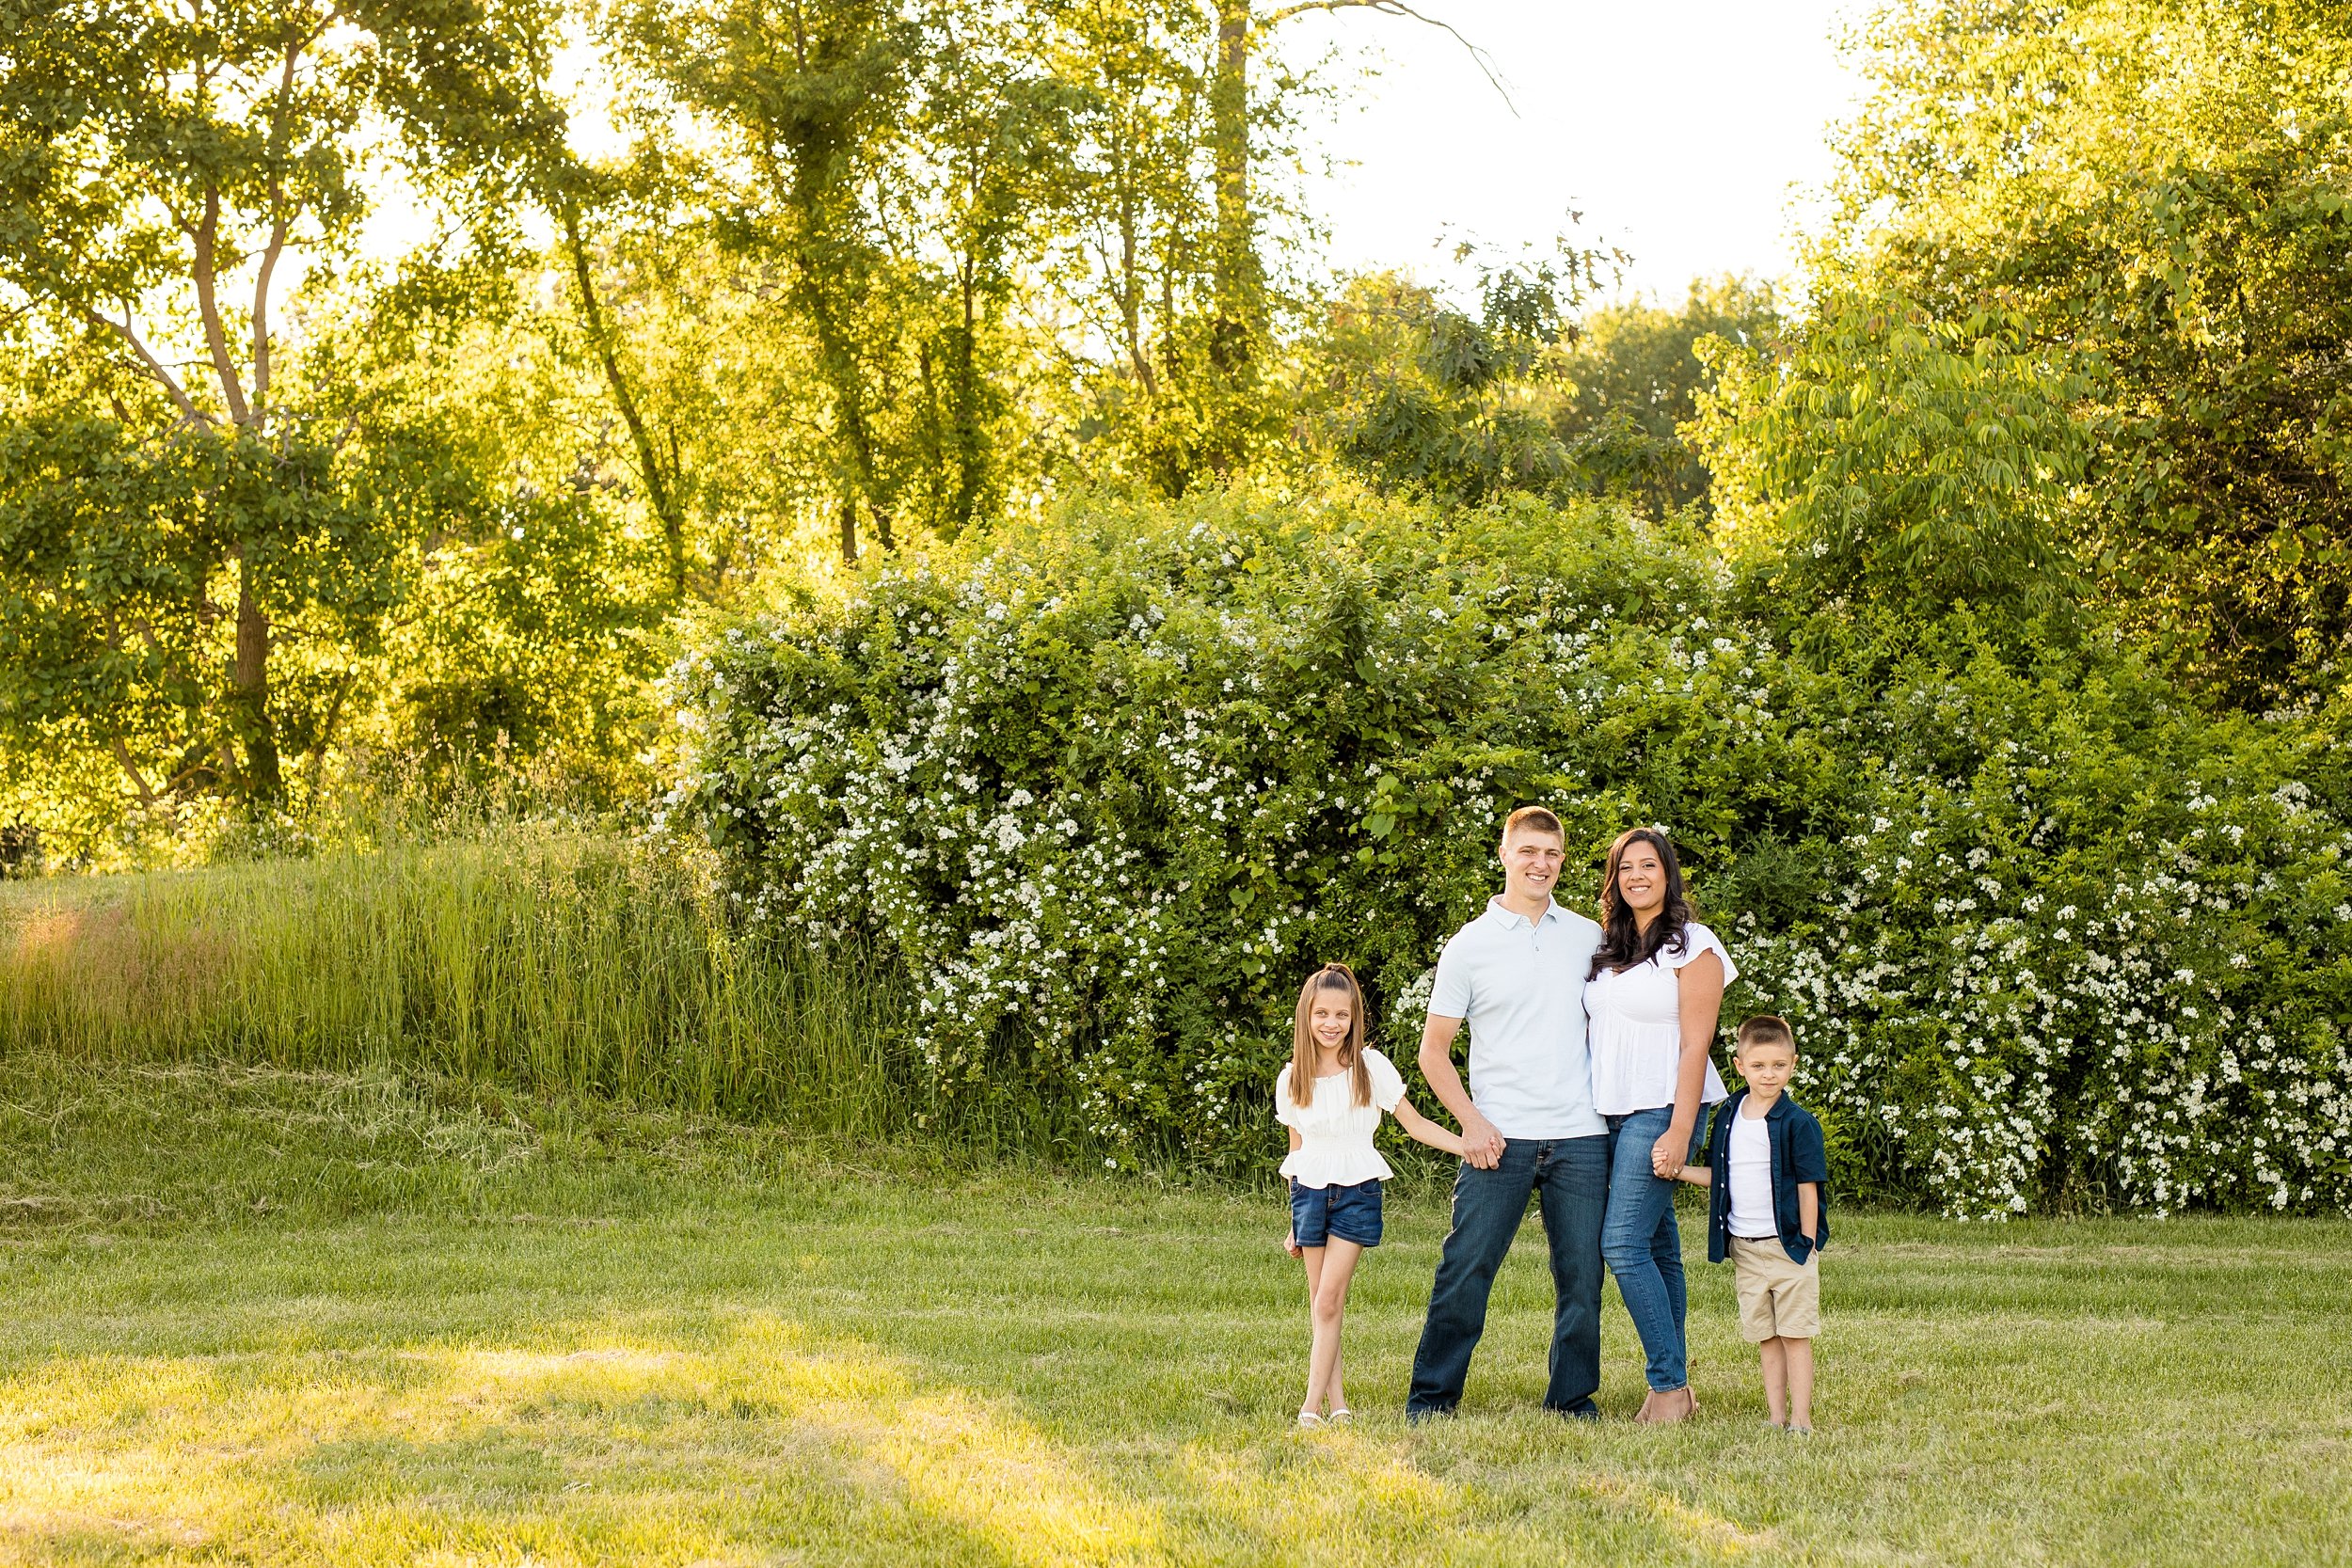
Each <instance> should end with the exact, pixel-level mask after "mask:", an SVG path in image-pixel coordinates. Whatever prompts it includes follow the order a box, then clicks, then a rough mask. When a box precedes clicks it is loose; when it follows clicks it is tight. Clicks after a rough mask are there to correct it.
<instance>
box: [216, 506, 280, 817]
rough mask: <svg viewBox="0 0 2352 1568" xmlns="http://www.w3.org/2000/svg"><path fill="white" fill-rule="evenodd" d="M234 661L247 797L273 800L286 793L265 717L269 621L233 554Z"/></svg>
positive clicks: (244, 563) (240, 555) (241, 559)
mask: <svg viewBox="0 0 2352 1568" xmlns="http://www.w3.org/2000/svg"><path fill="white" fill-rule="evenodd" d="M236 560H237V657H236V662H235V663H234V665H233V666H231V670H230V684H231V685H232V686H233V688H234V689H235V702H236V708H237V716H238V721H239V722H238V727H239V728H240V729H241V730H243V732H244V736H243V738H244V740H245V782H246V796H247V797H248V798H249V799H251V800H272V801H274V800H278V798H279V797H280V796H282V795H283V794H284V793H285V784H284V782H283V781H282V780H281V779H280V778H279V777H278V733H277V730H276V727H275V726H274V725H273V724H272V723H271V721H270V713H269V617H268V616H266V615H264V614H262V607H261V605H260V604H259V603H258V602H256V600H255V598H254V594H253V575H254V574H253V564H252V562H250V561H248V560H246V554H245V549H244V546H238V549H237V555H236Z"/></svg>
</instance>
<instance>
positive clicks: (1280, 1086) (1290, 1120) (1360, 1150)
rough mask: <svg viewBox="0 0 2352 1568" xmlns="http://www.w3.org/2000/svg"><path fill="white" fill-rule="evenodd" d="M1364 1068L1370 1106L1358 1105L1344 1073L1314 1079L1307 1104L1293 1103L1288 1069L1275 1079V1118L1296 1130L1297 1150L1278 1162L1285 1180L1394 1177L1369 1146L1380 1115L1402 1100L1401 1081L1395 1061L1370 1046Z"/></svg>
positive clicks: (1307, 1183) (1320, 1183) (1344, 1182)
mask: <svg viewBox="0 0 2352 1568" xmlns="http://www.w3.org/2000/svg"><path fill="white" fill-rule="evenodd" d="M1364 1070H1365V1071H1366V1072H1367V1073H1368V1074H1370V1075H1371V1078H1372V1103H1371V1104H1369V1105H1359V1104H1357V1103H1356V1097H1355V1096H1354V1095H1353V1094H1352V1093H1350V1092H1349V1086H1348V1082H1347V1080H1348V1074H1346V1073H1344V1072H1335V1073H1333V1074H1331V1075H1330V1076H1329V1077H1327V1078H1317V1079H1316V1080H1315V1092H1314V1098H1313V1100H1312V1101H1310V1102H1309V1103H1307V1104H1305V1105H1296V1104H1293V1103H1292V1102H1291V1069H1288V1068H1284V1069H1282V1070H1281V1071H1280V1072H1279V1074H1277V1075H1276V1077H1275V1080H1274V1119H1275V1120H1277V1121H1279V1122H1280V1123H1281V1124H1282V1125H1283V1126H1285V1127H1291V1128H1295V1129H1296V1130H1297V1132H1298V1147H1297V1148H1295V1149H1293V1150H1291V1153H1290V1157H1289V1158H1288V1159H1286V1160H1284V1161H1283V1162H1282V1174H1283V1175H1284V1176H1287V1177H1290V1178H1292V1179H1294V1180H1296V1181H1297V1183H1298V1184H1299V1185H1300V1186H1302V1187H1352V1186H1354V1185H1356V1183H1358V1182H1359V1181H1386V1180H1389V1178H1390V1177H1391V1176H1394V1175H1395V1174H1396V1173H1395V1172H1394V1171H1392V1170H1391V1169H1389V1163H1388V1162H1387V1161H1386V1160H1383V1159H1382V1158H1380V1151H1379V1150H1378V1149H1376V1148H1373V1147H1372V1135H1373V1133H1374V1132H1376V1131H1377V1130H1378V1129H1379V1126H1380V1113H1382V1112H1383V1111H1393V1110H1395V1109H1396V1107H1397V1102H1398V1101H1401V1100H1403V1099H1404V1098H1405V1080H1404V1078H1403V1077H1401V1076H1400V1075H1399V1074H1398V1072H1397V1070H1396V1066H1395V1064H1394V1063H1392V1062H1391V1061H1390V1060H1389V1059H1388V1058H1387V1057H1386V1056H1383V1055H1382V1054H1380V1053H1378V1052H1377V1051H1375V1050H1373V1049H1372V1048H1371V1047H1369V1046H1367V1047H1365V1049H1364Z"/></svg>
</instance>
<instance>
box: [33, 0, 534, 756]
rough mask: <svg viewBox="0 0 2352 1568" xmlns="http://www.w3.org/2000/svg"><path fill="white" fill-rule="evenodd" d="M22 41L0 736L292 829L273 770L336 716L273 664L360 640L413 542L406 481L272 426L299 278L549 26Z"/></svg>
mask: <svg viewBox="0 0 2352 1568" xmlns="http://www.w3.org/2000/svg"><path fill="white" fill-rule="evenodd" d="M9 20H10V24H11V25H10V26H9V27H8V29H7V31H6V33H5V34H4V35H0V194H5V201H0V287H5V288H6V289H8V291H10V292H12V293H14V294H15V295H16V296H17V297H18V299H19V300H21V301H22V302H23V305H24V308H25V309H26V310H27V311H28V312H29V321H28V326H27V334H28V339H27V352H29V353H31V354H32V355H34V356H35V357H36V358H38V359H40V360H41V361H42V362H43V363H44V364H45V365H46V366H48V367H49V368H48V369H46V370H44V371H43V372H41V373H40V375H39V376H38V377H37V380H38V382H39V385H37V386H35V387H34V388H31V390H30V393H29V396H28V398H27V399H26V401H25V402H24V403H21V404H20V411H21V419H20V421H19V423H18V426H17V429H16V430H15V432H14V433H13V435H12V437H11V439H10V441H9V443H8V451H7V453H6V458H5V466H0V486H5V489H6V500H5V503H4V515H5V523H4V524H0V527H5V530H6V536H5V543H6V554H5V556H4V557H0V572H5V573H6V575H7V582H6V591H7V593H8V595H9V599H10V604H11V608H12V610H14V611H15V615H14V616H12V625H13V641H12V642H11V644H10V646H9V649H8V664H7V670H8V691H7V696H6V699H5V702H4V703H0V721H5V723H6V724H7V725H8V728H9V729H10V731H11V732H12V733H13V734H14V735H15V736H16V737H17V738H18V739H19V741H20V742H23V741H25V740H26V739H27V738H28V737H40V736H49V735H53V734H55V733H56V731H57V729H58V727H59V726H64V727H67V728H71V729H73V730H76V731H77V732H79V733H82V734H84V735H85V736H87V738H88V739H89V740H90V741H91V742H92V743H94V744H98V745H100V746H103V747H104V748H105V749H107V750H109V751H112V752H114V753H115V754H116V756H117V757H118V759H119V761H120V762H121V764H122V767H123V768H124V772H125V775H126V777H127V778H128V779H129V780H130V782H131V784H132V785H133V786H134V787H135V789H136V790H137V791H138V792H139V793H140V795H141V796H142V797H143V798H156V797H159V796H160V795H161V794H163V793H165V792H167V791H170V790H173V789H186V788H198V787H202V788H220V789H226V790H228V791H230V793H233V794H235V795H237V796H239V797H241V798H243V799H246V800H254V801H262V802H268V801H274V800H278V798H279V797H280V796H281V795H282V794H283V792H284V788H285V780H284V773H283V769H282V767H281V753H282V752H283V751H284V750H285V748H286V746H287V744H288V743H289V742H293V743H294V744H296V745H298V746H299V747H300V748H301V749H304V750H309V751H315V750H317V749H318V748H322V747H324V746H325V745H326V744H327V742H328V741H329V739H330V738H331V736H332V734H333V731H334V727H335V724H336V723H337V721H339V719H340V717H341V714H342V702H341V698H340V695H334V694H328V695H319V694H316V693H303V692H299V691H297V692H292V693H290V692H287V691H284V690H282V689H275V688H274V686H273V674H274V672H275V671H276V670H277V669H278V666H279V665H280V663H281V662H282V656H281V654H280V652H279V650H280V649H281V648H282V646H283V645H284V644H285V643H286V641H288V640H289V639H292V640H294V641H296V642H297V643H311V644H319V643H324V642H333V641H342V642H344V643H349V642H351V641H353V640H355V639H356V640H358V641H365V640H366V638H367V637H368V636H369V635H370V632H369V627H370V626H371V625H372V624H373V622H374V621H375V620H377V619H378V618H379V617H380V615H381V614H382V612H383V610H384V609H385V607H386V606H387V605H388V604H389V602H390V598H391V596H392V591H391V587H390V584H389V577H388V574H389V573H390V572H391V571H392V570H393V568H394V563H395V562H396V561H397V560H398V558H399V557H400V556H401V554H402V551H403V547H404V545H403V536H402V530H404V529H405V528H409V527H412V526H413V525H414V523H415V521H416V519H415V518H414V516H413V515H411V514H410V513H409V511H408V509H407V508H405V506H404V505H403V504H402V503H401V501H400V500H399V499H398V487H397V486H394V487H391V488H387V487H386V486H384V485H383V484H382V483H379V482H380V481H382V480H383V479H384V478H385V477H386V472H387V471H386V469H385V467H384V465H385V464H387V463H390V464H394V465H397V464H398V463H401V462H405V461H406V460H407V459H408V457H410V456H413V455H414V454H413V453H405V454H398V453H395V452H394V451H393V450H392V449H391V448H383V449H376V450H370V449H366V448H360V449H354V448H353V447H352V445H351V442H350V437H351V436H352V434H353V432H351V431H349V430H345V431H342V432H336V431H331V430H327V429H324V428H322V427H321V426H320V425H319V424H318V422H317V421H316V420H313V419H311V418H310V417H309V416H308V414H307V413H306V411H305V410H303V409H301V408H298V407H292V406H285V405H283V404H282V400H281V399H280V398H279V395H278V394H279V390H280V387H281V384H282V381H283V376H282V374H281V365H280V358H281V356H280V354H279V342H278V331H277V328H276V327H275V325H274V324H273V318H272V309H273V307H274V306H275V305H276V303H277V297H276V291H277V290H278V286H279V284H280V281H281V277H280V268H281V265H283V264H284V263H286V262H287V261H288V259H289V258H290V257H298V258H299V259H300V260H301V261H304V262H308V263H310V264H331V263H332V262H333V261H335V260H336V258H338V257H339V256H340V255H342V253H343V252H344V251H345V249H346V248H347V246H348V245H349V244H350V242H351V240H352V238H353V236H354V234H355V232H356V230H357V227H358V223H359V221H360V219H361V218H362V216H363V215H364V214H365V213H366V211H367V207H368V202H367V197H366V191H365V184H364V180H363V177H362V170H363V165H364V163H365V159H366V153H365V151H364V149H365V147H366V145H367V143H368V141H369V139H370V136H371V135H372V134H373V132H375V131H377V130H378V129H380V128H383V127H390V128H392V129H394V130H396V131H397V132H399V133H400V134H401V135H402V137H403V138H404V141H405V145H406V146H407V147H409V148H411V149H412V150H416V151H419V152H421V153H422V154H424V155H425V157H426V159H427V160H428V161H430V160H432V159H434V158H437V157H438V156H439V155H442V154H445V153H455V152H460V151H462V150H464V149H465V148H466V147H467V145H468V137H469V135H476V134H479V122H480V120H481V119H482V118H483V111H484V109H485V107H494V106H496V105H495V103H494V101H493V99H492V98H491V97H488V96H485V86H486V85H488V84H494V83H496V82H497V81H499V80H500V79H501V76H502V74H503V73H505V72H507V71H509V70H510V69H511V68H512V66H513V64H514V62H515V60H516V57H517V55H518V53H519V52H522V51H525V50H527V48H528V46H529V44H530V42H531V40H532V39H533V38H534V37H535V36H536V35H537V33H538V32H540V31H541V30H543V27H544V22H545V18H544V17H543V16H542V15H541V14H540V13H539V11H538V10H537V9H536V8H532V6H530V5H529V4H528V3H527V0H526V3H524V4H520V5H515V6H511V7H509V8H506V9H502V10H495V11H494V10H490V9H485V8H482V7H479V6H474V5H469V4H466V3H464V0H460V3H459V4H457V5H455V6H452V5H450V4H447V3H445V0H371V3H369V4H365V5H361V6H358V7H356V8H350V9H348V10H346V9H345V8H339V7H337V6H334V5H332V4H327V3H325V0H285V3H275V0H274V3H271V4H267V5H263V4H255V3H251V0H227V3H219V0H180V3H173V0H142V3H126V4H122V5H118V6H110V7H103V8H89V7H86V6H79V5H72V4H69V3H66V0H26V3H24V4H20V5H18V6H17V7H15V8H13V10H12V13H11V16H10V18H9ZM511 129H512V128H510V132H511ZM523 130H524V132H525V133H526V134H527V133H528V127H524V128H523ZM220 597H225V598H226V599H227V600H228V601H229V604H228V605H227V606H223V605H222V604H221V603H220V602H219V598H220ZM216 644H225V646H221V647H219V649H218V651H219V653H220V654H222V655H225V657H222V658H221V664H220V672H221V673H220V674H219V675H216V674H215V669H214V667H213V666H212V660H213V658H214V657H215V645H216ZM314 662H315V661H314ZM329 662H331V659H330V660H329ZM223 675H225V679H223V678H221V677H222V676H223ZM327 685H328V688H329V689H330V692H333V691H339V690H340V689H338V688H335V687H334V685H333V682H332V681H331V680H330V681H328V683H327ZM311 697H315V698H316V700H315V701H308V700H305V699H307V698H311ZM140 752H147V753H148V754H147V755H146V757H145V758H144V759H142V757H141V756H140V755H139V753H140ZM151 768H152V769H158V771H155V772H151V771H150V769H151Z"/></svg>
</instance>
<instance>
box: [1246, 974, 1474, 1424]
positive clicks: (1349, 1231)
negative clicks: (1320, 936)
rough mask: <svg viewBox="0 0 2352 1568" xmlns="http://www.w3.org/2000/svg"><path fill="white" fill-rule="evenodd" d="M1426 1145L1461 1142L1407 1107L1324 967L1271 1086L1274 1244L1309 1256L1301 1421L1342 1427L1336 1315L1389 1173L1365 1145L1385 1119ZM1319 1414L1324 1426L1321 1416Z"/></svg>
mask: <svg viewBox="0 0 2352 1568" xmlns="http://www.w3.org/2000/svg"><path fill="white" fill-rule="evenodd" d="M1384 1110H1386V1111H1391V1112H1393V1113H1395V1116H1396V1119H1397V1123H1398V1125H1400V1126H1402V1127H1403V1128H1404V1129H1405V1131H1406V1132H1409V1133H1411V1134H1412V1135H1413V1136H1414V1137H1416V1138H1418V1139H1420V1140H1421V1141H1422V1143H1425V1144H1427V1145H1429V1146H1430V1147H1431V1148H1442V1149H1444V1150H1445V1151H1446V1152H1447V1153H1449V1154H1452V1155H1455V1156H1459V1155H1460V1154H1461V1152H1462V1140H1461V1139H1460V1138H1459V1137H1457V1136H1455V1135H1454V1133H1452V1132H1447V1131H1446V1130H1445V1129H1444V1128H1442V1127H1439V1126H1438V1124H1437V1123H1435V1122H1433V1121H1431V1120H1430V1119H1429V1118H1428V1117H1424V1116H1422V1114H1421V1113H1420V1112H1419V1111H1416V1110H1414V1109H1413V1105H1412V1101H1408V1100H1406V1098H1405V1080H1404V1079H1403V1078H1402V1077H1400V1076H1398V1074H1397V1070H1396V1069H1395V1068H1394V1067H1393V1066H1391V1064H1390V1062H1389V1059H1388V1058H1387V1057H1386V1056H1383V1055H1382V1054H1380V1053H1379V1052H1377V1051H1375V1050H1373V1049H1372V1048H1371V1047H1370V1046H1368V1045H1366V1044H1365V1043H1364V993H1363V991H1362V990H1361V989H1360V988H1359V986H1358V985H1357V984H1356V975H1355V972H1354V971H1352V970H1350V969H1349V968H1348V967H1347V966H1346V965H1345V964H1326V965H1324V966H1323V968H1321V969H1319V970H1317V971H1316V972H1315V973H1314V974H1311V975H1310V976H1308V979H1307V984H1306V986H1305V987H1304V988H1303V989H1302V990H1300V991H1299V993H1298V1012H1297V1015H1296V1017H1295V1020H1294V1021H1293V1024H1292V1030H1291V1063H1290V1066H1288V1067H1286V1068H1284V1069H1282V1070H1281V1072H1280V1073H1279V1074H1278V1075H1277V1076H1276V1078H1275V1080H1274V1119H1275V1120H1277V1121H1279V1122H1280V1123H1281V1124H1282V1125H1283V1126H1284V1127H1287V1128H1288V1129H1290V1135H1291V1151H1290V1157H1289V1158H1288V1159H1286V1160H1284V1161H1283V1162H1282V1174H1283V1175H1284V1176H1286V1177H1288V1178H1289V1179H1290V1188H1291V1233H1290V1239H1289V1240H1288V1241H1286V1242H1284V1243H1282V1244H1283V1246H1284V1247H1285V1248H1287V1249H1288V1250H1289V1252H1290V1255H1291V1256H1292V1257H1294V1258H1298V1257H1304V1258H1305V1259H1307V1303H1308V1308H1309V1311H1310V1314H1311V1318H1312V1321H1313V1323H1314V1350H1313V1352H1312V1354H1311V1358H1310V1360H1309V1363H1308V1370H1307V1399H1306V1402H1305V1403H1303V1404H1301V1405H1300V1406H1299V1408H1298V1424H1299V1425H1300V1426H1302V1427H1319V1426H1322V1425H1324V1424H1325V1421H1326V1420H1327V1419H1328V1420H1330V1421H1332V1422H1340V1421H1345V1420H1347V1419H1349V1418H1351V1416H1352V1415H1353V1414H1354V1413H1353V1412H1352V1411H1350V1410H1349V1409H1348V1408H1347V1393H1346V1390H1345V1389H1344V1388H1343V1386H1341V1383H1340V1317H1341V1314H1342V1313H1343V1312H1344V1311H1346V1309H1347V1286H1348V1282H1349V1281H1350V1280H1351V1279H1353V1278H1355V1276H1356V1259H1358V1258H1359V1257H1361V1256H1362V1255H1363V1250H1364V1248H1366V1247H1369V1246H1378V1245H1379V1244H1380V1183H1381V1182H1383V1181H1385V1180H1388V1179H1389V1178H1390V1177H1391V1176H1393V1175H1394V1174H1395V1172H1393V1171H1391V1170H1390V1169H1389V1163H1388V1162H1387V1161H1386V1160H1383V1159H1382V1158H1380V1151H1379V1150H1378V1149H1376V1148H1373V1146H1372V1134H1373V1132H1374V1131H1375V1129H1377V1128H1378V1127H1379V1125H1380V1113H1381V1112H1382V1111H1384ZM1326 1411H1328V1413H1329V1414H1328V1417H1327V1416H1326Z"/></svg>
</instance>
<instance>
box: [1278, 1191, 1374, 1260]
mask: <svg viewBox="0 0 2352 1568" xmlns="http://www.w3.org/2000/svg"><path fill="white" fill-rule="evenodd" d="M1334 1236H1337V1237H1338V1238H1339V1239H1340V1240H1341V1241H1343V1242H1353V1243H1356V1244H1357V1245H1358V1246H1378V1245H1379V1244H1380V1183H1379V1182H1378V1181H1359V1182H1357V1183H1356V1184H1355V1185H1354V1186H1352V1187H1302V1186H1300V1185H1299V1184H1298V1182H1297V1181H1296V1180H1293V1181H1292V1182H1291V1239H1292V1240H1293V1241H1295V1242H1296V1243H1298V1244H1299V1245H1300V1246H1325V1245H1327V1244H1329V1243H1330V1240H1331V1238H1332V1237H1334Z"/></svg>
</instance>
